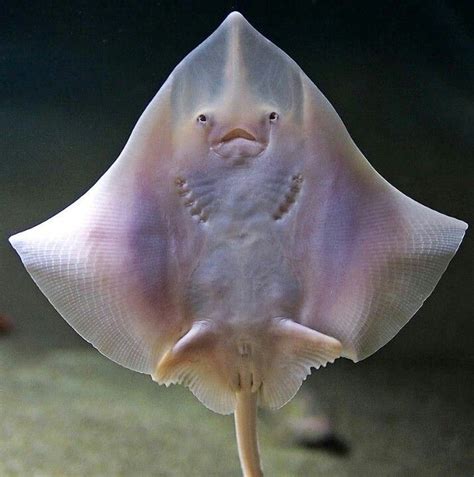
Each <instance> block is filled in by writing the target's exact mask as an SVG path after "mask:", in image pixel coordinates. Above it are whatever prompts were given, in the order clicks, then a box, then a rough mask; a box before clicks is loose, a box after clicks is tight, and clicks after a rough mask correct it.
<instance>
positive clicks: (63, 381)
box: [0, 335, 474, 477]
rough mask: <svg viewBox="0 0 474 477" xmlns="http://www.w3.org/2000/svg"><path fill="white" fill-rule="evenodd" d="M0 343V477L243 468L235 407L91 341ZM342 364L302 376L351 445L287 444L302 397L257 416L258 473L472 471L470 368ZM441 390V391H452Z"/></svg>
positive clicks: (209, 472)
mask: <svg viewBox="0 0 474 477" xmlns="http://www.w3.org/2000/svg"><path fill="white" fill-rule="evenodd" d="M1 339H2V342H1V347H0V363H1V364H0V379H1V381H0V399H1V406H0V422H1V425H0V443H1V446H0V475H1V476H29V475H34V476H135V475H140V476H184V475H186V476H188V475H189V476H196V477H199V476H236V477H237V476H239V475H240V471H239V463H238V458H237V452H236V445H235V439H234V429H233V420H232V417H231V416H219V415H216V414H213V413H212V412H210V411H208V410H207V409H205V408H204V407H203V406H202V405H201V404H200V403H199V402H198V401H197V400H196V399H195V398H194V397H193V396H192V395H191V393H189V392H188V391H187V390H185V389H184V388H181V387H176V386H175V387H170V388H168V389H166V388H164V387H159V386H158V385H156V384H155V383H153V382H152V381H151V380H150V379H149V378H148V377H147V376H143V375H139V374H136V373H133V372H130V371H128V370H125V369H123V368H120V367H119V366H117V365H115V364H114V363H112V362H109V361H108V360H107V359H105V358H103V357H102V356H101V355H100V354H99V353H97V352H95V351H93V350H89V349H81V348H79V349H60V348H56V349H53V350H52V351H50V352H45V350H43V351H39V350H37V351H35V352H28V350H27V349H25V348H24V346H23V345H21V342H20V341H18V340H17V339H16V338H15V336H14V335H13V336H11V337H10V338H1ZM426 364H427V363H424V366H419V367H412V366H411V365H410V366H403V365H401V364H398V365H395V364H390V363H387V362H385V363H384V365H383V366H381V365H380V363H377V362H376V361H375V360H373V362H369V363H366V364H364V363H362V364H360V365H357V366H356V365H352V364H351V363H348V362H342V361H341V362H340V363H336V364H335V365H332V366H330V367H328V368H326V369H324V370H322V371H320V372H318V373H317V374H316V376H315V378H314V379H313V380H312V382H309V383H307V386H308V390H309V392H313V391H312V389H313V388H316V389H317V391H318V393H317V395H318V398H319V399H321V400H322V402H323V403H324V407H325V408H327V410H328V412H329V414H330V415H331V416H332V418H333V421H334V424H335V426H336V429H337V431H338V433H339V434H340V435H342V436H343V437H344V439H345V440H346V441H347V442H348V443H349V445H350V446H351V452H350V453H349V454H348V455H347V456H342V455H338V454H332V453H329V452H327V451H323V450H319V451H315V450H309V449H302V448H299V447H297V446H296V445H294V443H293V441H292V435H291V433H290V431H289V428H290V425H291V420H292V418H294V417H298V416H301V409H300V406H299V403H298V400H295V401H293V402H292V403H291V404H289V405H287V406H286V407H284V408H283V409H282V410H281V411H278V412H272V413H264V414H262V415H261V416H260V423H259V424H260V438H261V450H262V455H263V463H264V469H265V475H266V476H276V477H279V476H281V477H283V476H285V477H286V476H333V477H338V476H341V477H342V476H414V475H416V476H430V477H433V476H448V475H449V476H468V475H472V470H473V469H474V467H473V456H474V453H473V447H472V440H471V441H470V438H471V437H472V435H471V433H472V422H473V415H472V414H473V413H472V402H473V397H474V396H473V391H472V387H469V381H470V379H469V378H470V374H469V370H468V369H467V368H466V369H463V368H462V367H459V366H458V367H457V368H453V369H451V368H448V367H440V366H438V367H435V366H426ZM448 390H449V391H448Z"/></svg>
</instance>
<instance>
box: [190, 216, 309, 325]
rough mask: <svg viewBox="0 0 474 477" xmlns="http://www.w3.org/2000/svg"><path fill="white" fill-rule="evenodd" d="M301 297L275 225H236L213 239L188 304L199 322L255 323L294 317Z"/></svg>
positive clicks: (195, 276) (192, 283)
mask: <svg viewBox="0 0 474 477" xmlns="http://www.w3.org/2000/svg"><path fill="white" fill-rule="evenodd" d="M269 225H270V226H269ZM229 229H230V230H229ZM300 298H301V287H300V284H299V282H298V280H297V278H296V276H295V274H294V273H293V272H292V271H291V267H290V264H289V263H288V261H287V259H286V257H285V255H284V250H283V246H282V244H281V242H280V241H279V239H278V237H277V235H276V233H275V232H274V231H272V230H271V224H268V223H263V224H262V223H258V222H257V223H253V224H250V225H249V224H245V223H238V222H236V223H233V224H231V226H228V227H227V228H226V229H225V230H223V231H220V233H219V232H215V233H214V234H212V236H211V237H210V238H209V240H208V243H207V244H206V246H205V248H204V250H203V251H202V254H201V257H200V260H199V262H198V265H197V267H196V268H195V269H194V271H193V273H192V275H191V279H190V282H189V286H188V290H187V296H186V302H187V305H188V307H189V311H190V312H191V314H192V315H193V318H195V319H213V320H216V321H220V320H225V321H227V322H229V321H236V322H242V321H247V322H249V323H254V322H255V321H259V320H266V319H270V318H274V317H277V316H284V317H295V315H296V314H297V313H298V304H299V303H300V301H301V300H300Z"/></svg>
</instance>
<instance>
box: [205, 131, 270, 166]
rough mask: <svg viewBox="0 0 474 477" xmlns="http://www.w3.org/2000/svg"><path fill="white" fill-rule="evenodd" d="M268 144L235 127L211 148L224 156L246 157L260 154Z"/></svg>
mask: <svg viewBox="0 0 474 477" xmlns="http://www.w3.org/2000/svg"><path fill="white" fill-rule="evenodd" d="M266 146H267V145H266V144H265V143H262V142H260V141H257V138H256V137H255V136H254V135H253V134H251V133H249V132H248V131H246V130H245V129H242V128H235V129H232V130H231V131H229V132H228V133H227V134H225V135H224V136H222V138H221V139H220V140H219V141H218V142H217V143H216V144H214V145H213V146H212V147H211V149H212V150H213V151H214V152H215V153H216V154H217V155H219V156H221V157H223V158H237V159H238V158H245V157H255V156H258V155H259V154H260V153H262V152H263V150H264V149H265V148H266Z"/></svg>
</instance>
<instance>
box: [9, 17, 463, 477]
mask: <svg viewBox="0 0 474 477" xmlns="http://www.w3.org/2000/svg"><path fill="white" fill-rule="evenodd" d="M466 227H467V226H466V224H464V223H463V222H461V221H458V220H456V219H453V218H450V217H447V216H445V215H442V214H440V213H438V212H435V211H433V210H431V209H428V208H427V207H424V206H422V205H420V204H418V203H416V202H415V201H413V200H411V199H409V198H408V197H406V196H404V195H403V194H402V193H401V192H399V191H397V190H396V189H395V188H394V187H392V186H391V185H390V184H388V182H386V181H385V180H384V179H383V178H382V177H381V176H380V175H379V174H377V172H376V171H375V170H374V169H373V168H372V167H371V166H370V165H369V163H368V162H367V160H366V159H365V158H364V156H363V155H362V154H361V152H360V151H359V150H358V149H357V147H356V146H355V144H354V143H353V141H352V139H351V138H350V136H349V134H348V133H347V131H346V129H345V127H344V125H343V123H342V121H341V120H340V118H339V116H338V115H337V114H336V112H335V111H334V109H333V108H332V106H331V105H330V104H329V102H328V101H327V100H326V98H324V96H323V95H322V94H321V92H320V91H319V90H318V89H317V88H316V86H314V84H313V83H312V82H311V81H310V80H309V79H308V78H307V77H306V75H305V74H304V73H303V72H302V71H301V69H300V68H299V67H298V66H297V65H296V63H295V62H294V61H293V60H291V59H290V58H289V57H288V56H286V55H285V54H284V53H283V52H282V51H281V50H279V49H278V48H277V47H275V46H274V45H272V44H271V43H270V42H269V41H268V40H266V39H265V38H264V37H262V36H261V35H260V34H259V33H258V32H257V31H256V30H254V29H253V28H252V27H251V26H250V25H249V24H248V23H247V22H246V20H245V19H244V18H243V17H242V16H241V15H240V14H238V13H235V12H234V13H232V14H231V15H229V17H228V18H227V19H226V20H225V22H224V23H223V24H222V25H221V26H220V27H219V28H218V30H217V31H216V32H215V33H214V34H213V35H211V36H210V37H209V38H208V39H207V40H206V41H205V42H204V43H203V44H202V45H200V46H199V47H198V48H197V49H196V50H194V51H193V52H192V53H191V54H190V55H188V56H187V57H186V58H185V59H184V60H183V62H182V63H181V64H180V65H178V67H177V68H176V69H175V71H174V72H173V73H172V75H171V76H170V78H169V79H168V80H167V81H166V83H165V84H164V85H163V87H162V88H161V89H160V91H159V93H158V94H157V95H156V97H155V98H154V99H153V101H152V102H151V103H150V105H149V106H148V108H147V109H146V111H145V112H144V114H143V115H142V117H141V118H140V120H139V122H138V124H137V126H136V127H135V129H134V131H133V133H132V135H131V137H130V139H129V141H128V143H127V145H126V147H125V149H124V150H123V152H122V153H121V155H120V157H119V158H118V159H117V161H116V162H115V163H114V164H113V165H112V166H111V168H110V169H109V170H108V171H107V172H106V173H105V174H104V176H103V177H102V178H101V179H100V180H99V181H98V182H97V184H95V185H94V186H93V187H92V188H91V189H90V190H89V191H88V192H87V193H86V194H85V195H84V196H83V197H81V198H80V199H79V200H78V201H76V202H75V203H74V204H72V205H71V206H70V207H68V208H67V209H65V210H64V211H63V212H61V213H59V214H58V215H56V216H55V217H53V218H51V219H50V220H48V221H46V222H44V223H43V224H40V225H38V226H37V227H34V228H33V229H30V230H28V231H26V232H23V233H21V234H18V235H16V236H14V237H12V238H11V242H12V244H13V246H14V247H15V249H16V250H17V251H18V253H19V254H20V256H21V258H22V260H23V263H24V264H25V266H26V267H27V269H28V271H29V272H30V273H31V275H32V276H33V278H34V279H35V281H36V283H37V284H38V285H39V287H40V288H41V290H42V291H43V292H44V293H45V294H46V295H47V297H48V298H49V300H50V301H51V303H52V304H53V305H54V306H55V307H56V309H57V310H58V311H59V312H60V313H61V314H62V315H63V317H64V318H65V319H66V320H67V321H68V322H69V323H70V324H71V325H72V326H73V327H74V328H75V329H76V330H77V331H78V332H79V333H80V334H81V335H82V336H83V337H84V338H85V339H87V340H88V341H90V342H91V343H93V344H94V346H96V348H98V349H99V351H101V352H102V353H103V354H104V355H106V356H108V357H109V358H110V359H112V360H114V361H115V362H117V363H119V364H121V365H123V366H126V367H127V368H130V369H133V370H136V371H139V372H143V373H147V374H150V375H152V377H153V379H155V380H156V381H157V382H158V383H160V384H166V385H168V384H171V383H181V384H184V385H186V386H188V387H189V388H190V389H191V391H192V392H193V393H194V394H195V395H196V396H197V398H198V399H199V400H200V401H201V402H202V403H203V404H205V405H206V406H207V407H209V408H210V409H212V410H214V411H216V412H219V413H223V414H226V413H232V412H234V413H235V422H236V431H237V441H238V447H239V455H240V458H241V464H242V469H243V473H244V475H245V476H247V477H253V476H260V475H262V472H261V466H260V459H259V453H258V445H257V437H256V408H257V405H260V406H262V407H266V408H271V409H276V408H279V407H281V406H282V405H284V404H285V403H286V402H288V401H289V400H290V399H291V398H292V397H293V396H294V395H295V393H296V392H297V391H298V389H299V387H300V385H301V383H302V381H303V380H304V379H305V378H306V376H307V375H308V374H309V373H310V370H311V368H312V367H315V368H318V367H319V366H324V365H326V364H327V363H328V362H332V361H334V359H336V358H337V357H339V356H343V357H346V358H350V359H352V360H354V361H358V360H360V359H364V358H365V357H367V356H369V355H371V354H372V353H374V352H375V351H376V350H377V349H379V348H380V347H381V346H383V345H384V344H385V343H387V342H388V341H389V340H390V339H391V338H393V336H395V334H396V333H397V332H398V331H399V330H400V329H401V327H402V326H404V325H405V324H406V323H407V321H408V320H409V319H410V318H411V316H412V315H413V314H414V313H415V312H416V310H417V309H418V308H419V307H420V306H421V305H422V303H423V301H424V300H425V299H426V298H427V297H428V296H429V295H430V293H431V292H432V290H433V288H434V287H435V285H436V283H437V282H438V280H439V278H440V276H441V274H442V273H443V272H444V270H445V269H446V267H447V265H448V263H449V261H450V259H451V258H452V256H453V255H454V253H455V252H456V250H457V248H458V246H459V244H460V242H461V240H462V237H463V235H464V231H465V229H466Z"/></svg>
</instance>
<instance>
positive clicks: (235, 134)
mask: <svg viewBox="0 0 474 477" xmlns="http://www.w3.org/2000/svg"><path fill="white" fill-rule="evenodd" d="M239 138H240V139H247V141H256V139H255V136H253V135H252V134H250V133H249V132H247V131H246V130H245V129H242V128H236V129H232V131H229V132H228V133H227V134H226V135H225V136H224V137H223V138H222V139H221V142H227V141H231V140H232V139H239Z"/></svg>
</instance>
